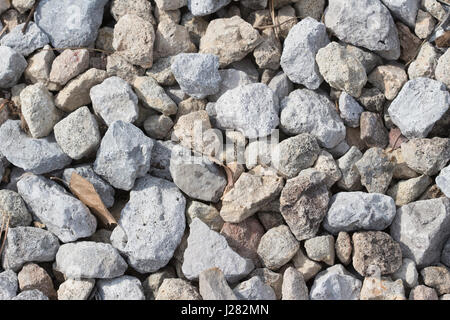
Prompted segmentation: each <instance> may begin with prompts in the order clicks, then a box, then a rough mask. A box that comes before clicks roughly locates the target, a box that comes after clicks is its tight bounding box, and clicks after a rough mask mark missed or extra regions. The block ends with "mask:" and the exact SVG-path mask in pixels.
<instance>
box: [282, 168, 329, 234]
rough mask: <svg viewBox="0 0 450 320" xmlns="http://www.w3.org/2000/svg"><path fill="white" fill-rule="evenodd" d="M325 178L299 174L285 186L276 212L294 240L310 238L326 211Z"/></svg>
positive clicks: (305, 172) (314, 173) (310, 171)
mask: <svg viewBox="0 0 450 320" xmlns="http://www.w3.org/2000/svg"><path fill="white" fill-rule="evenodd" d="M325 178H326V176H325V174H323V173H321V172H319V171H316V170H314V169H308V170H303V171H301V172H300V174H299V175H298V176H297V177H295V178H293V179H289V180H288V181H287V182H286V185H285V187H284V188H283V191H282V192H281V196H280V210H281V214H282V215H283V218H284V220H285V221H286V223H287V225H288V226H289V228H290V229H291V232H292V233H293V234H294V236H295V237H296V238H297V240H299V241H301V240H305V239H309V238H312V237H314V236H315V235H316V234H317V232H318V231H319V227H320V225H321V223H322V220H323V218H324V217H325V215H326V213H327V209H328V201H329V196H328V189H327V187H326V185H325V184H324V181H325Z"/></svg>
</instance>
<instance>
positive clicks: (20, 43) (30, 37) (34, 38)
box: [0, 22, 49, 57]
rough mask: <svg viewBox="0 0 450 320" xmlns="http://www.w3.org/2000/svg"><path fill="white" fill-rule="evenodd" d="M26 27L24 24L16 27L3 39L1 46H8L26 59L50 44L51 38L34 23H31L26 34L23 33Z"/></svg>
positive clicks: (0, 41)
mask: <svg viewBox="0 0 450 320" xmlns="http://www.w3.org/2000/svg"><path fill="white" fill-rule="evenodd" d="M24 27H25V24H24V23H22V24H19V25H17V26H16V27H14V29H12V30H11V31H10V32H9V33H8V34H6V35H4V36H3V37H2V38H1V40H0V45H2V46H8V47H10V48H11V49H13V50H14V51H16V52H18V53H20V54H21V55H23V56H25V57H26V56H28V55H30V54H31V53H33V52H34V51H35V50H37V49H40V48H43V47H44V46H45V45H46V44H48V43H49V38H48V37H47V35H46V34H45V33H44V32H43V31H42V30H41V29H40V28H39V27H38V26H37V25H36V24H35V23H34V22H30V23H29V24H28V26H27V30H26V31H25V33H22V29H23V28H24Z"/></svg>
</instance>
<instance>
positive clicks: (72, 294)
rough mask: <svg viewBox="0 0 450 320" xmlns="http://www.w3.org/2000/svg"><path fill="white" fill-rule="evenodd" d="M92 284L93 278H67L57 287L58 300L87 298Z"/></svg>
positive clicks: (92, 287)
mask: <svg viewBox="0 0 450 320" xmlns="http://www.w3.org/2000/svg"><path fill="white" fill-rule="evenodd" d="M94 286H95V280H94V279H79V280H77V279H67V280H66V281H64V282H63V283H61V284H60V286H59V288H58V300H87V299H88V298H89V296H90V294H91V292H92V289H94Z"/></svg>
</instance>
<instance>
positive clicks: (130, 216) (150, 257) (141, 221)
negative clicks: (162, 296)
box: [111, 175, 186, 273]
mask: <svg viewBox="0 0 450 320" xmlns="http://www.w3.org/2000/svg"><path fill="white" fill-rule="evenodd" d="M185 206H186V199H185V198H184V196H183V195H182V193H181V192H180V191H179V190H178V188H177V187H176V186H175V185H174V184H173V183H172V182H169V181H166V180H163V179H159V178H154V177H151V176H149V175H146V176H144V177H143V178H140V179H138V180H137V181H136V184H135V186H134V188H133V189H132V190H131V192H130V201H128V203H127V204H126V206H125V207H124V208H123V209H122V212H121V215H120V219H119V221H118V223H119V227H117V228H116V229H114V231H113V233H112V235H111V241H112V244H113V246H114V247H116V248H117V249H118V250H119V251H120V252H121V253H122V254H124V255H125V256H126V257H127V258H128V263H129V265H130V266H132V267H133V268H134V269H135V270H137V271H139V272H141V273H148V272H155V271H157V270H159V269H160V268H162V267H164V266H165V265H166V264H167V263H168V262H169V260H170V259H171V258H172V256H173V254H174V252H175V249H176V248H177V247H178V245H179V244H180V242H181V238H182V236H183V233H184V229H185V217H184V210H185ZM138 217H139V218H138Z"/></svg>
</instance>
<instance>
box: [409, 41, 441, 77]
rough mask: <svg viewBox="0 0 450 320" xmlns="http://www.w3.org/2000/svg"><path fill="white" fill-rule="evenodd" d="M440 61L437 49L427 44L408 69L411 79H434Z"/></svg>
mask: <svg viewBox="0 0 450 320" xmlns="http://www.w3.org/2000/svg"><path fill="white" fill-rule="evenodd" d="M438 59H439V54H438V52H437V51H436V49H435V48H434V47H433V46H432V45H431V44H430V43H428V42H425V43H424V44H423V46H422V47H421V49H420V51H419V53H418V54H417V58H416V60H414V61H413V62H411V64H410V65H409V67H408V75H409V78H410V79H415V78H420V77H424V78H434V71H435V70H436V66H437V64H438Z"/></svg>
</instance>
